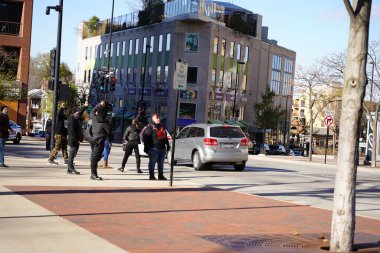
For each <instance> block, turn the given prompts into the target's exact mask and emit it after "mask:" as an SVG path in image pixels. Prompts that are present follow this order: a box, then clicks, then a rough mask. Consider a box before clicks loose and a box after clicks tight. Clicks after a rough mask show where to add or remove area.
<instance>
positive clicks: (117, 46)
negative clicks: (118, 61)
mask: <svg viewBox="0 0 380 253" xmlns="http://www.w3.org/2000/svg"><path fill="white" fill-rule="evenodd" d="M119 55H120V41H118V42H117V44H116V56H119Z"/></svg>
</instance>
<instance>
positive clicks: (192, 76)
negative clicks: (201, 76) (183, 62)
mask: <svg viewBox="0 0 380 253" xmlns="http://www.w3.org/2000/svg"><path fill="white" fill-rule="evenodd" d="M197 76H198V68H197V67H188V68H187V83H190V84H196V83H197Z"/></svg>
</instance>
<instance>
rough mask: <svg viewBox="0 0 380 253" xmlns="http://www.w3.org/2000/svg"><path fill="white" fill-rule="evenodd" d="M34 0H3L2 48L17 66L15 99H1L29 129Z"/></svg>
mask: <svg viewBox="0 0 380 253" xmlns="http://www.w3.org/2000/svg"><path fill="white" fill-rule="evenodd" d="M32 12H33V0H6V1H4V0H0V50H1V51H2V53H6V54H8V55H12V57H14V58H15V59H16V61H17V64H16V67H14V70H12V71H14V76H15V77H16V81H15V83H14V89H15V90H17V92H18V94H19V96H18V100H15V101H0V104H4V105H7V106H8V107H9V109H10V114H9V116H10V119H12V120H14V121H15V122H17V124H19V125H21V126H22V128H23V130H26V128H25V126H26V116H27V91H28V80H29V62H30V41H31V33H32Z"/></svg>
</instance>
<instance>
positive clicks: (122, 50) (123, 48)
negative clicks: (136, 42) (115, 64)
mask: <svg viewBox="0 0 380 253" xmlns="http://www.w3.org/2000/svg"><path fill="white" fill-rule="evenodd" d="M121 55H123V56H124V55H125V41H123V45H122V47H121Z"/></svg>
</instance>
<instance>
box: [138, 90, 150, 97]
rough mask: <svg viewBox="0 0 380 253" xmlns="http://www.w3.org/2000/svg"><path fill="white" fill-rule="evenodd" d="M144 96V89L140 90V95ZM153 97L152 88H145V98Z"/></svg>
mask: <svg viewBox="0 0 380 253" xmlns="http://www.w3.org/2000/svg"><path fill="white" fill-rule="evenodd" d="M141 94H142V89H139V95H141ZM151 95H152V89H150V88H144V96H151Z"/></svg>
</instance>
